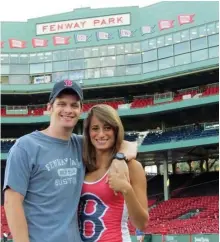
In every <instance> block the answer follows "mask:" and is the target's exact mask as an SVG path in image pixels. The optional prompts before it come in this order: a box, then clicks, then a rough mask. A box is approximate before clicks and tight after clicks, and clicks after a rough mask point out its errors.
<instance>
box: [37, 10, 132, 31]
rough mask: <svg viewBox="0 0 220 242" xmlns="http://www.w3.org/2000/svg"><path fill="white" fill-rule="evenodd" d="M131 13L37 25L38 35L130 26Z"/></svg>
mask: <svg viewBox="0 0 220 242" xmlns="http://www.w3.org/2000/svg"><path fill="white" fill-rule="evenodd" d="M130 22H131V20H130V13H126V14H117V15H108V16H102V17H95V18H85V19H73V20H66V21H59V22H51V23H42V24H36V35H44V34H55V33H64V32H72V31H79V30H86V29H98V28H108V27H117V26H125V25H130Z"/></svg>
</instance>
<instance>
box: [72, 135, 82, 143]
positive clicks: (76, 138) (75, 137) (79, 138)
mask: <svg viewBox="0 0 220 242" xmlns="http://www.w3.org/2000/svg"><path fill="white" fill-rule="evenodd" d="M71 138H72V139H73V140H77V141H79V142H82V139H83V136H82V135H79V134H74V133H72V135H71Z"/></svg>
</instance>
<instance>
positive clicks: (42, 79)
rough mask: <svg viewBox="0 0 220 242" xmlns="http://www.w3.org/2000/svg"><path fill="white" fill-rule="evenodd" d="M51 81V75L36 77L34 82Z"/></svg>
mask: <svg viewBox="0 0 220 242" xmlns="http://www.w3.org/2000/svg"><path fill="white" fill-rule="evenodd" d="M49 82H51V78H50V76H38V77H34V84H41V83H49Z"/></svg>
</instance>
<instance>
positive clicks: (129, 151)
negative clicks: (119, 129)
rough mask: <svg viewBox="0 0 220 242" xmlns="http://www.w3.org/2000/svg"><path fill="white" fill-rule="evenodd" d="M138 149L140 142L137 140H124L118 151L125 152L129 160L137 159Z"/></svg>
mask: <svg viewBox="0 0 220 242" xmlns="http://www.w3.org/2000/svg"><path fill="white" fill-rule="evenodd" d="M137 149H138V144H137V142H136V141H135V142H130V141H126V140H123V141H122V144H121V147H120V149H119V151H118V152H120V153H124V155H125V157H126V158H127V160H132V159H136V156H137Z"/></svg>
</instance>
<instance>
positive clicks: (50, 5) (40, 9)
mask: <svg viewBox="0 0 220 242" xmlns="http://www.w3.org/2000/svg"><path fill="white" fill-rule="evenodd" d="M0 2H1V3H0V21H27V19H30V18H37V17H42V16H47V15H52V14H58V13H64V12H70V11H72V10H73V9H75V8H80V7H91V8H107V7H123V6H141V7H143V6H148V5H151V4H154V3H157V2H161V1H159V0H109V1H106V0H75V1H74V0H6V1H4V0H0Z"/></svg>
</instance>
